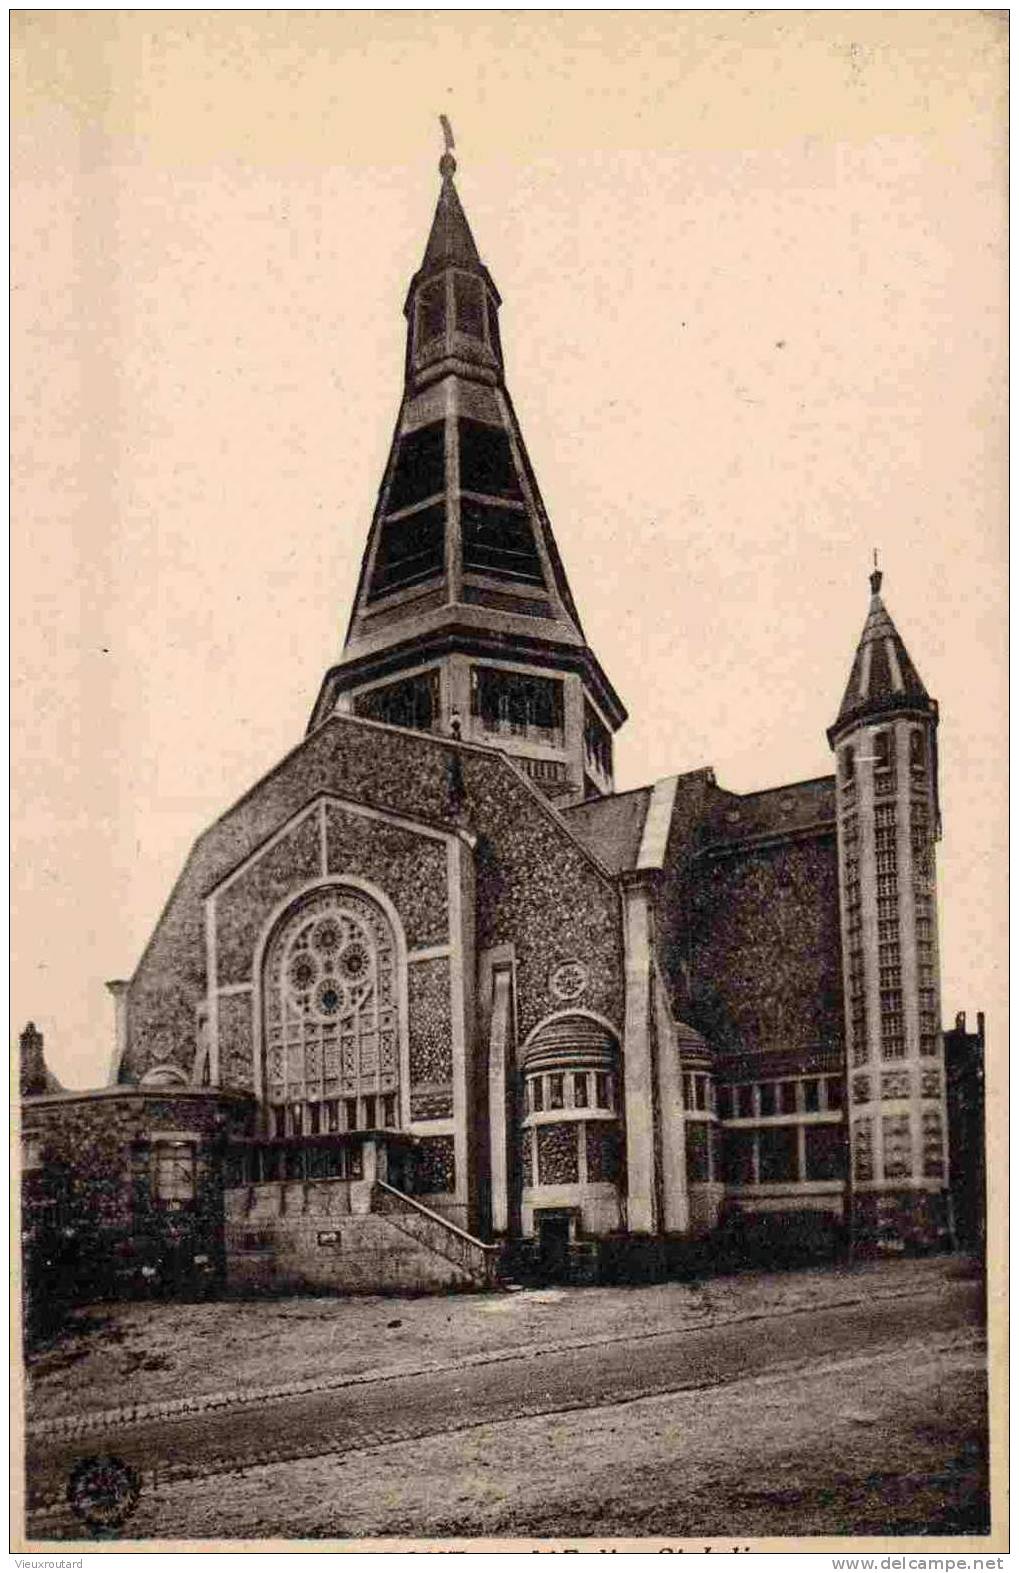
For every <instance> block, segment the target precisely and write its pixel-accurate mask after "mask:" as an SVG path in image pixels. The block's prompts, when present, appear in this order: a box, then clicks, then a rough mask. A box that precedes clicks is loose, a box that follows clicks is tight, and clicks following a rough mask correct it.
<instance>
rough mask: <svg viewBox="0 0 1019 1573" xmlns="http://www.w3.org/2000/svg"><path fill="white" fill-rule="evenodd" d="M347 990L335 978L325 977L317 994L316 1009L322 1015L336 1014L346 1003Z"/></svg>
mask: <svg viewBox="0 0 1019 1573" xmlns="http://www.w3.org/2000/svg"><path fill="white" fill-rule="evenodd" d="M346 998H347V991H346V989H344V988H343V987H342V985H341V984H339V983H337V982H336V981H335V979H333V978H325V979H324V980H323V981H322V982H321V983H320V984H319V986H318V989H317V991H316V994H315V1009H316V1010H317V1011H318V1013H319V1015H320V1016H336V1015H338V1014H339V1012H340V1011H341V1010H342V1009H343V1006H344V1005H345V1003H346Z"/></svg>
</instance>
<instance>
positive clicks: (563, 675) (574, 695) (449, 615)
mask: <svg viewBox="0 0 1019 1573" xmlns="http://www.w3.org/2000/svg"><path fill="white" fill-rule="evenodd" d="M443 135H444V138H445V151H444V153H443V155H442V159H441V161H440V164H439V173H440V175H441V177H442V189H441V191H440V193H439V201H438V205H437V207H436V211H435V218H434V220H433V223H432V228H431V233H430V235H429V237H428V244H427V246H426V248H425V257H424V262H423V264H422V266H421V268H420V269H419V270H418V272H417V273H416V274H415V275H414V278H413V279H412V280H411V284H410V288H409V290H408V293H407V299H406V303H405V305H404V314H405V316H406V318H407V354H406V360H405V364H404V393H403V400H402V402H401V405H400V413H399V416H398V417H397V423H396V430H395V432H394V435H393V444H392V447H391V450H390V457H389V460H388V462H387V464H386V469H385V472H384V474H383V477H382V485H381V487H380V490H379V496H378V501H377V503H376V507H375V512H374V516H373V519H372V523H371V528H370V530H369V533H368V542H367V545H366V548H365V552H364V557H363V559H362V564H361V574H360V577H359V579H358V585H357V590H356V592H355V596H354V605H353V608H352V610H351V616H350V622H349V624H348V628H347V635H346V639H345V642H344V646H343V651H342V654H341V656H340V659H339V661H338V662H337V664H336V665H335V666H334V667H332V668H331V669H330V671H329V672H328V673H327V674H326V677H325V679H324V681H323V684H322V688H321V691H320V693H319V697H318V700H317V702H316V705H315V708H314V710H313V712H312V717H311V721H310V723H309V725H310V726H311V727H315V726H317V725H319V724H320V723H321V722H322V721H323V720H325V719H326V717H327V716H329V715H330V714H332V713H333V711H334V710H336V709H337V708H340V709H344V710H347V711H350V710H353V712H354V713H355V714H358V715H365V716H368V717H369V718H371V719H375V720H388V721H390V722H392V724H394V725H400V726H416V727H419V728H424V729H428V728H431V729H433V730H436V731H441V732H444V733H446V734H447V735H449V736H452V737H454V738H456V737H458V736H459V738H460V739H462V740H464V741H468V742H469V741H478V740H480V741H482V742H485V743H492V741H493V739H496V738H498V739H500V741H499V743H498V746H500V747H502V746H504V745H505V746H506V747H507V748H508V749H509V751H510V752H512V751H513V746H514V744H513V739H515V738H516V737H517V736H520V735H522V734H521V733H520V731H519V725H518V723H517V722H514V723H513V725H512V726H511V725H510V721H509V716H510V714H511V713H512V714H514V715H516V714H517V711H518V710H519V703H523V704H524V706H525V709H526V707H527V706H528V705H530V706H531V708H532V709H534V707H535V706H537V709H536V710H534V714H535V715H536V716H538V717H539V718H538V719H537V720H534V721H533V726H532V722H531V721H528V722H526V723H525V729H526V728H530V729H531V731H534V730H537V732H538V733H540V734H541V739H542V741H543V742H545V741H546V740H547V746H548V750H549V753H550V755H551V754H556V755H558V756H559V757H557V758H551V757H550V758H548V759H542V760H541V761H540V762H538V764H537V765H536V766H535V767H534V768H533V769H532V770H531V774H532V775H533V776H534V779H536V780H538V779H540V780H541V781H542V783H543V784H545V783H547V785H546V786H545V790H547V791H548V792H549V794H550V795H555V796H557V797H562V796H570V797H578V798H579V797H582V796H583V795H585V794H587V795H591V794H592V793H600V792H604V791H607V790H609V789H610V788H611V747H610V742H611V734H612V733H613V732H614V731H616V729H617V728H618V727H619V726H620V725H621V724H622V723H623V721H624V720H625V719H626V711H625V709H624V707H623V704H622V702H621V700H620V699H619V696H618V695H617V694H616V692H615V690H614V689H613V687H612V685H611V684H610V682H609V680H608V678H607V676H606V674H605V673H604V671H603V670H602V668H601V665H600V663H599V661H598V659H597V657H596V655H595V654H594V651H593V650H591V649H590V647H589V646H588V644H587V640H586V637H585V634H584V630H583V627H582V625H581V621H580V617H579V615H578V612H577V607H576V605H575V603H574V600H573V596H572V594H571V592H570V586H569V582H568V580H567V577H566V571H565V568H564V566H563V562H562V559H561V558H560V555H559V551H558V547H557V545H556V541H555V536H554V535H553V532H552V525H551V522H550V520H549V517H548V514H547V511H546V509H545V505H544V503H543V502H542V498H541V493H540V491H539V488H538V483H537V479H536V478H535V475H534V471H533V468H532V466H531V462H530V459H529V457H528V454H527V449H526V447H525V444H524V439H523V435H522V433H521V430H520V425H519V422H518V421H517V417H516V412H515V410H514V408H513V403H512V400H511V398H510V395H509V391H508V389H507V387H506V379H505V366H504V362H503V356H502V345H501V341H500V335H499V324H498V311H499V306H500V299H499V292H498V290H497V289H496V287H495V285H494V284H493V282H492V279H491V276H490V275H489V273H488V270H487V269H486V268H485V266H484V264H483V263H482V262H481V260H480V258H479V256H478V251H477V247H476V246H475V244H474V238H473V236H472V235H471V231H470V226H469V225H468V223H467V219H466V216H465V214H464V211H463V208H462V207H461V205H460V198H459V197H458V195H457V192H456V188H455V186H454V184H453V176H454V174H455V172H456V161H455V159H454V157H453V152H452V148H453V133H452V129H451V127H450V125H449V122H448V121H446V120H445V119H444V118H443ZM536 669H537V670H536ZM542 669H544V670H545V672H546V673H547V676H546V677H544V678H542V677H541V671H542ZM493 673H494V677H493ZM504 673H509V676H506V677H503V676H501V675H500V674H504ZM440 676H441V681H440ZM514 683H515V684H516V685H517V686H516V687H513V684H514ZM500 684H501V686H500ZM521 684H522V685H523V686H521ZM528 685H530V686H529V687H528ZM511 688H512V691H513V694H517V693H518V691H519V693H520V694H523V695H524V698H523V700H522V701H520V702H519V703H518V700H517V699H513V705H514V706H516V707H517V709H516V710H513V709H512V707H510V690H511ZM496 689H498V694H497V693H496ZM532 690H533V693H532ZM567 700H568V702H567ZM503 701H505V704H504V702H503ZM539 712H540V715H539ZM503 722H505V725H503ZM500 727H501V728H502V730H500ZM529 735H530V732H528V736H529ZM507 739H508V741H507ZM525 751H526V749H525ZM532 764H533V761H532Z"/></svg>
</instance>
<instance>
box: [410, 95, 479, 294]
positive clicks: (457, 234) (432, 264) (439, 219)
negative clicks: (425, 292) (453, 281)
mask: <svg viewBox="0 0 1019 1573" xmlns="http://www.w3.org/2000/svg"><path fill="white" fill-rule="evenodd" d="M439 120H440V122H441V124H442V135H443V139H444V142H445V152H444V153H443V155H442V157H441V158H440V160H439V174H440V175H441V176H442V188H441V190H440V192H439V200H438V202H437V203H436V206H435V217H434V218H433V220H432V228H431V231H430V233H429V236H428V244H427V245H426V246H425V255H424V259H423V261H422V263H421V268H420V271H419V274H418V277H419V278H423V277H424V276H425V275H427V274H429V273H435V272H437V271H438V269H440V268H450V267H453V268H476V269H480V268H481V266H482V263H481V257H480V256H479V254H478V248H477V246H476V245H475V244H474V236H473V235H472V234H471V226H470V225H469V224H468V222H467V215H466V213H465V212H464V210H463V207H462V205H461V202H460V198H459V196H458V194H457V189H456V186H455V185H454V184H453V176H454V175H455V174H456V159H455V158H454V157H453V148H454V146H455V143H454V141H453V128H452V126H451V125H450V123H449V121H448V120H447V119H446V116H445V115H440V116H439Z"/></svg>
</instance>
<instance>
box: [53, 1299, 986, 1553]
mask: <svg viewBox="0 0 1019 1573" xmlns="http://www.w3.org/2000/svg"><path fill="white" fill-rule="evenodd" d="M984 1359H985V1356H984V1352H983V1349H982V1347H981V1341H980V1338H979V1335H978V1334H976V1333H974V1332H973V1331H972V1330H960V1331H959V1332H957V1333H948V1334H942V1335H939V1336H938V1337H937V1338H936V1339H934V1340H931V1339H924V1338H918V1339H917V1340H916V1341H915V1342H913V1341H911V1342H909V1343H907V1344H904V1345H899V1346H896V1347H895V1348H894V1349H892V1350H880V1351H876V1352H873V1353H871V1354H870V1355H868V1356H856V1357H849V1358H841V1359H833V1360H831V1361H829V1362H827V1363H825V1364H823V1365H814V1366H813V1367H809V1368H805V1369H801V1370H789V1369H786V1370H784V1371H782V1372H775V1373H769V1374H768V1375H766V1376H763V1377H758V1378H753V1379H749V1380H743V1381H739V1382H734V1383H730V1384H727V1385H725V1386H722V1387H718V1388H715V1389H710V1390H706V1391H698V1392H686V1393H676V1394H669V1395H666V1396H664V1397H654V1398H646V1399H639V1400H636V1401H633V1402H629V1403H621V1404H613V1405H607V1406H605V1407H601V1408H597V1409H593V1410H592V1409H586V1410H584V1411H582V1412H574V1413H570V1412H567V1413H561V1414H558V1415H555V1416H552V1417H548V1416H546V1417H541V1418H537V1419H522V1420H512V1421H506V1422H504V1423H501V1424H493V1425H479V1426H478V1427H476V1428H474V1429H472V1430H469V1431H460V1432H457V1433H456V1434H450V1435H446V1436H436V1437H430V1438H428V1439H427V1440H426V1441H425V1442H409V1443H397V1444H393V1445H389V1446H380V1447H374V1448H369V1449H366V1450H365V1451H363V1452H360V1453H347V1454H345V1455H343V1456H342V1457H337V1456H335V1455H333V1456H328V1457H321V1458H317V1459H313V1460H302V1461H298V1462H294V1463H289V1464H280V1465H273V1466H263V1467H255V1468H250V1469H246V1470H243V1471H240V1472H238V1473H236V1474H233V1475H217V1476H216V1477H215V1478H213V1479H211V1480H208V1481H190V1482H185V1483H180V1484H178V1485H173V1486H165V1487H162V1486H161V1487H159V1488H157V1489H156V1490H155V1491H147V1492H145V1493H144V1494H143V1497H142V1500H141V1502H140V1504H139V1508H138V1511H137V1514H136V1515H135V1517H134V1518H133V1520H132V1523H131V1528H130V1534H131V1538H132V1540H133V1539H135V1538H136V1537H137V1538H138V1539H148V1538H159V1539H170V1538H182V1539H189V1540H195V1539H200V1538H202V1539H204V1538H206V1537H208V1538H215V1539H217V1540H222V1539H228V1538H230V1537H238V1538H244V1539H258V1538H265V1537H268V1536H277V1537H287V1538H293V1539H296V1538H311V1539H321V1538H328V1539H336V1538H344V1539H346V1538H366V1537H383V1536H384V1537H387V1538H389V1537H405V1538H412V1539H451V1538H456V1537H470V1538H474V1537H486V1538H487V1537H495V1536H499V1537H581V1536H587V1537H598V1538H605V1537H613V1536H617V1537H632V1536H638V1535H640V1536H669V1537H680V1538H682V1539H684V1540H689V1539H690V1537H695V1538H697V1539H700V1538H702V1537H703V1538H714V1537H723V1538H724V1539H726V1540H728V1541H731V1542H732V1543H733V1544H737V1543H740V1542H742V1541H744V1540H751V1539H755V1538H757V1537H762V1536H787V1535H797V1536H803V1535H828V1536H831V1535H839V1534H845V1533H849V1534H851V1536H852V1538H853V1539H854V1540H855V1539H857V1538H859V1537H861V1536H865V1535H878V1534H884V1535H887V1534H893V1535H902V1536H907V1535H914V1534H925V1535H931V1534H942V1535H948V1534H956V1535H959V1534H966V1535H968V1534H979V1533H981V1532H982V1531H986V1527H987V1526H986V1523H985V1520H984V1508H983V1505H982V1504H983V1500H984V1498H983V1493H984V1491H985V1489H986V1458H985V1456H984V1447H983V1443H982V1434H983V1424H984V1405H985V1382H984ZM849 1526H851V1528H849ZM61 1532H62V1531H61V1529H60V1528H59V1527H58V1526H57V1525H56V1524H53V1525H51V1527H50V1529H49V1534H52V1535H55V1536H59V1535H60V1533H61ZM63 1532H64V1533H69V1532H72V1531H71V1530H70V1526H67V1527H66V1528H65V1529H64V1530H63ZM47 1538H48V1536H47ZM974 1549H975V1550H979V1549H980V1547H979V1546H978V1545H977V1546H975V1547H974Z"/></svg>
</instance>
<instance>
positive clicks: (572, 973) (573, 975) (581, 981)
mask: <svg viewBox="0 0 1019 1573" xmlns="http://www.w3.org/2000/svg"><path fill="white" fill-rule="evenodd" d="M550 986H551V989H552V993H553V994H554V995H555V997H556V999H557V1000H576V999H579V998H580V996H581V995H582V994H583V993H584V991H585V989H586V988H587V968H586V967H585V966H584V963H583V962H582V961H564V962H563V964H562V966H561V967H556V969H555V971H554V972H553V974H552V977H551V980H550Z"/></svg>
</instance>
